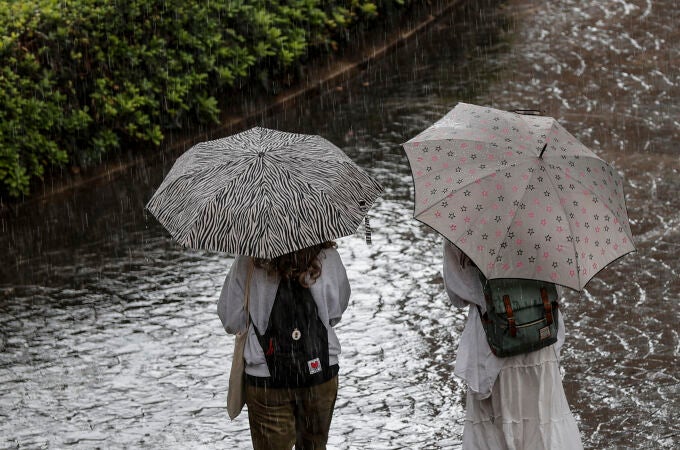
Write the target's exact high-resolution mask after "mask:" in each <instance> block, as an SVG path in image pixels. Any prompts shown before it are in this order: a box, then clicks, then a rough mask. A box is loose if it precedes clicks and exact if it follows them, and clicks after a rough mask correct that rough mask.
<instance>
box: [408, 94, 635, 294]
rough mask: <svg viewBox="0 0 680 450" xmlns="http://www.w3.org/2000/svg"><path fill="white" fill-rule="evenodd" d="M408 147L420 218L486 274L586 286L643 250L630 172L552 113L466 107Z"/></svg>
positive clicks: (569, 285) (451, 114)
mask: <svg viewBox="0 0 680 450" xmlns="http://www.w3.org/2000/svg"><path fill="white" fill-rule="evenodd" d="M403 146H404V149H405V151H406V155H407V157H408V160H409V163H410V165H411V170H412V172H413V178H414V182H415V211H414V217H415V218H416V219H418V220H420V221H422V222H423V223H425V224H427V225H429V226H431V227H432V228H434V229H435V230H436V231H438V232H439V233H441V234H442V235H443V236H444V237H446V238H447V239H448V240H450V241H451V242H452V243H453V244H455V245H456V246H457V247H459V248H460V249H461V250H462V251H463V252H464V253H465V254H467V255H468V256H469V257H470V258H471V259H472V260H473V261H474V262H475V264H477V266H478V267H479V268H480V270H481V271H482V272H483V273H484V275H485V276H486V277H487V278H490V279H491V278H528V279H537V280H544V281H550V282H553V283H556V284H560V285H563V286H567V287H570V288H572V289H576V290H582V289H583V287H584V286H585V285H586V283H587V282H588V281H589V280H590V279H591V278H592V277H593V276H594V275H595V274H596V273H597V272H599V271H600V270H601V269H602V268H604V267H605V266H606V265H607V264H609V263H610V262H612V261H614V260H615V259H617V258H619V257H621V256H622V255H624V254H626V253H628V252H631V251H634V250H635V247H634V246H633V240H632V235H631V231H630V225H629V223H628V216H627V213H626V205H625V200H624V195H623V182H622V179H621V176H620V175H619V174H618V173H617V172H616V171H615V170H614V169H613V168H612V167H611V166H609V164H607V163H606V162H605V161H603V160H602V159H600V158H599V157H598V156H597V155H596V154H594V153H593V152H592V151H590V150H589V149H588V148H586V147H585V146H584V145H583V144H581V143H580V142H579V141H578V140H577V139H576V138H574V137H573V136H572V135H571V134H569V132H568V131H567V130H565V129H564V128H563V127H562V126H561V125H560V124H559V123H557V121H556V120H555V119H553V118H551V117H542V116H533V115H520V114H516V113H513V112H507V111H501V110H498V109H493V108H487V107H481V106H476V105H469V104H465V103H459V104H458V105H457V106H456V107H455V108H454V109H452V110H451V111H449V112H448V113H447V114H446V115H445V116H444V117H443V118H442V119H441V120H439V121H438V122H436V123H435V124H434V125H433V126H431V127H430V128H428V129H426V130H425V131H423V132H422V133H420V134H419V135H418V136H416V137H414V138H413V139H411V140H409V141H408V142H406V143H405V144H403Z"/></svg>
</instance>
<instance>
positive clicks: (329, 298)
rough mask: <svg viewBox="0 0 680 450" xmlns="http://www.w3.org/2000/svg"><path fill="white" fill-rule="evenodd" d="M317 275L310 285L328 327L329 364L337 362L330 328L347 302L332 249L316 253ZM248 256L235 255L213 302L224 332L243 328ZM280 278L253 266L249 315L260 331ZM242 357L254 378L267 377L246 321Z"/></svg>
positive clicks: (343, 276)
mask: <svg viewBox="0 0 680 450" xmlns="http://www.w3.org/2000/svg"><path fill="white" fill-rule="evenodd" d="M319 261H320V262H321V276H320V277H319V278H318V279H317V280H316V282H314V284H312V285H311V286H310V288H309V289H310V291H311V293H312V297H314V301H315V303H316V306H317V309H318V314H319V318H320V319H321V321H322V322H323V324H324V325H325V326H326V329H327V330H328V353H329V362H330V364H331V365H333V364H337V363H338V355H339V354H340V342H339V341H338V337H337V336H336V334H335V330H334V329H333V327H334V326H335V325H336V324H337V323H338V322H339V321H340V318H341V317H342V314H343V313H344V312H345V309H347V305H348V304H349V296H350V287H349V281H348V280H347V272H346V271H345V266H344V265H343V264H342V260H341V259H340V255H339V254H338V252H337V250H335V249H334V248H329V249H325V250H322V251H321V253H320V254H319ZM249 264H250V257H248V256H238V257H236V260H235V261H234V263H233V264H232V266H231V269H230V270H229V274H228V275H227V278H226V279H225V280H224V286H223V287H222V293H221V294H220V299H219V301H218V303H217V314H218V315H219V317H220V320H221V321H222V325H223V326H224V329H225V330H226V331H227V333H230V334H236V333H238V332H239V331H241V330H243V329H245V326H246V314H245V310H244V309H243V303H244V299H245V284H246V279H247V276H248V266H249ZM279 281H280V277H279V276H278V274H277V275H269V274H267V272H266V271H265V270H264V269H260V268H257V267H255V269H254V270H253V278H252V280H251V283H250V302H249V309H250V316H251V317H252V319H253V322H254V324H255V326H257V329H258V330H260V331H261V332H264V331H265V330H266V329H267V325H268V323H269V315H270V314H271V310H272V307H273V306H274V299H275V298H276V292H277V290H278V288H279ZM244 358H245V361H246V373H247V374H249V375H253V376H257V377H268V376H269V369H268V368H267V362H266V360H265V357H264V351H263V350H262V347H261V346H260V343H259V342H258V340H257V335H256V334H255V330H254V328H253V324H252V323H251V324H250V327H249V330H248V339H247V341H246V346H245V351H244Z"/></svg>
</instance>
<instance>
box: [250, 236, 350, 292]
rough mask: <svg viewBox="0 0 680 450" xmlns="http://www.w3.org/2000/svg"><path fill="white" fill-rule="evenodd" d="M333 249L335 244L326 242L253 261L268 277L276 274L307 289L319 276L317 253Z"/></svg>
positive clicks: (319, 262) (319, 263)
mask: <svg viewBox="0 0 680 450" xmlns="http://www.w3.org/2000/svg"><path fill="white" fill-rule="evenodd" d="M335 247H337V244H336V243H335V242H333V241H327V242H324V243H322V244H317V245H313V246H311V247H307V248H303V249H302V250H297V251H295V252H292V253H286V254H285V255H281V256H277V257H276V258H272V259H263V258H253V260H254V264H255V267H259V268H261V269H264V270H266V271H267V273H269V274H270V275H274V274H278V275H279V276H280V277H281V279H284V280H288V279H297V280H298V282H299V283H300V284H301V285H302V286H304V287H309V286H311V285H312V284H314V282H315V281H316V280H317V278H319V277H320V276H321V261H319V258H318V256H319V253H321V250H324V249H327V248H335Z"/></svg>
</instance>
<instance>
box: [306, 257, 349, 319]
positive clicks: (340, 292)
mask: <svg viewBox="0 0 680 450" xmlns="http://www.w3.org/2000/svg"><path fill="white" fill-rule="evenodd" d="M324 254H325V258H324V259H323V261H321V266H322V269H321V273H322V277H320V279H319V281H321V278H323V281H322V283H321V286H320V287H321V292H320V294H321V295H322V296H323V298H324V299H325V301H326V304H327V305H328V322H329V324H330V326H332V327H334V326H335V325H336V324H337V323H338V322H340V319H341V317H342V314H343V313H344V312H345V310H346V309H347V305H349V297H350V294H351V292H352V290H351V288H350V286H349V280H348V279H347V271H346V270H345V266H344V265H343V264H342V260H341V259H340V254H339V253H338V252H337V250H335V249H328V250H326V251H325V252H324ZM315 284H316V283H315ZM312 289H314V285H312Z"/></svg>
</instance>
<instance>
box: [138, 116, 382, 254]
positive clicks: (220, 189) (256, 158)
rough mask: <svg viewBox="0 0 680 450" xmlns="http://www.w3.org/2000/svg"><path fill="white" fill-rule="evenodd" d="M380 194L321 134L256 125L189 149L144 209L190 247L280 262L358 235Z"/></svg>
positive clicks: (376, 187)
mask: <svg viewBox="0 0 680 450" xmlns="http://www.w3.org/2000/svg"><path fill="white" fill-rule="evenodd" d="M382 190H383V189H382V187H381V186H380V184H379V183H378V182H377V181H375V180H374V179H373V178H371V177H370V176H369V175H368V174H366V173H365V172H364V171H363V170H361V169H360V168H359V167H358V166H357V165H356V164H354V162H353V161H352V160H351V159H350V158H349V157H347V155H345V153H343V152H342V150H340V149H339V148H338V147H336V146H335V145H333V144H332V143H330V142H329V141H327V140H326V139H323V138H322V137H320V136H314V135H305V134H294V133H285V132H281V131H277V130H270V129H266V128H252V129H250V130H247V131H244V132H242V133H239V134H235V135H233V136H229V137H225V138H222V139H217V140H214V141H209V142H202V143H199V144H197V145H195V146H194V147H192V148H190V149H189V150H187V151H186V152H185V153H184V154H183V155H181V156H180V157H179V158H178V159H177V161H176V162H175V164H174V165H173V167H172V169H171V170H170V172H169V173H168V175H167V176H166V177H165V179H164V180H163V182H162V184H161V185H160V187H159V188H158V190H157V191H156V193H155V194H154V195H153V197H152V198H151V200H149V203H148V204H147V205H146V207H147V209H148V210H149V211H150V212H151V213H152V214H153V215H154V216H155V217H156V218H157V219H158V221H159V222H160V223H161V224H163V226H164V227H165V228H166V229H167V230H168V231H169V232H170V234H171V235H172V236H173V238H175V239H176V240H177V241H178V242H179V243H180V244H182V245H183V246H185V247H190V248H195V249H206V250H217V251H224V252H228V253H232V254H241V255H249V256H254V257H258V258H274V257H276V256H280V255H282V254H285V253H289V252H292V251H295V250H299V249H302V248H305V247H309V246H312V245H315V244H319V243H321V242H324V241H328V240H333V239H337V238H340V237H343V236H347V235H350V234H353V233H355V232H356V230H357V228H358V227H359V225H360V224H361V221H362V219H363V218H364V216H365V214H366V212H367V211H368V208H369V207H370V206H371V204H372V203H373V202H374V201H375V199H376V198H377V197H378V196H379V195H380V194H381V193H382Z"/></svg>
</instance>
